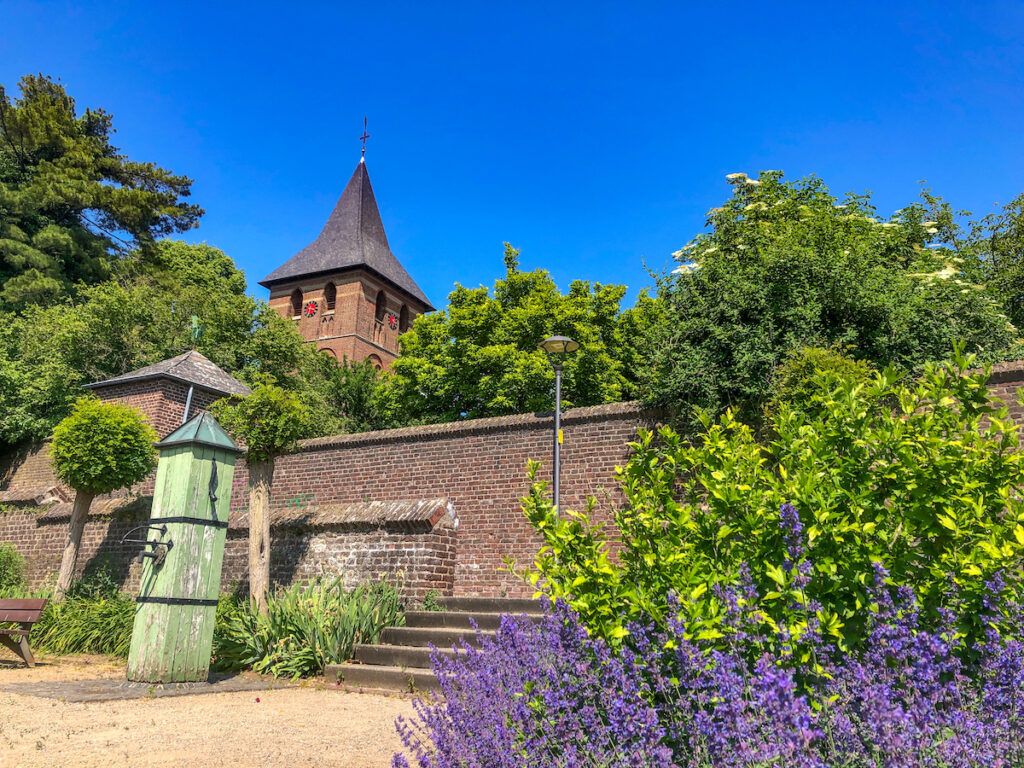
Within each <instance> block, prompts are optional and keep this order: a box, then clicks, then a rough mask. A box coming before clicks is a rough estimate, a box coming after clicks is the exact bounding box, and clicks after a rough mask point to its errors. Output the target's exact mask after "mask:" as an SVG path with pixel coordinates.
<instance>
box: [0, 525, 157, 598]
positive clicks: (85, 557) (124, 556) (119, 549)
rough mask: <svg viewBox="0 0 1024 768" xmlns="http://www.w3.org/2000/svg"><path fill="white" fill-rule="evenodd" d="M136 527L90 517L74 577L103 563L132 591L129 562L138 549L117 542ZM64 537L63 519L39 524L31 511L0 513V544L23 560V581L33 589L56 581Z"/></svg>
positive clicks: (134, 573) (134, 576)
mask: <svg viewBox="0 0 1024 768" xmlns="http://www.w3.org/2000/svg"><path fill="white" fill-rule="evenodd" d="M139 524H140V523H139V521H133V520H114V519H111V518H110V517H107V516H101V515H94V516H92V517H91V518H90V520H89V521H88V522H87V523H86V525H85V530H84V532H83V533H82V548H81V551H80V554H79V558H78V567H77V569H76V571H77V574H78V575H79V576H81V575H82V573H84V572H85V570H86V569H87V568H89V567H90V566H92V567H96V566H98V565H100V564H101V563H105V564H109V567H110V568H111V569H112V571H113V574H114V576H115V577H116V578H118V579H120V580H121V581H122V582H123V583H124V584H125V585H126V586H127V587H130V588H132V589H134V588H136V587H137V585H138V577H139V570H138V567H136V566H133V559H134V557H135V556H136V555H137V554H138V553H139V547H137V546H136V545H131V544H121V543H120V542H121V537H122V536H124V534H125V533H127V532H128V531H129V530H130V529H131V528H133V527H135V526H136V525H139ZM67 537H68V521H67V519H66V518H64V519H59V520H43V519H40V514H39V512H38V511H37V510H36V509H32V508H29V509H19V510H12V511H7V512H4V513H0V541H8V542H11V543H13V544H14V545H15V546H16V547H17V548H18V551H19V552H20V553H21V554H22V555H23V556H24V557H25V576H26V580H27V582H28V584H29V586H31V587H33V588H35V587H39V586H42V585H44V584H47V583H50V582H52V581H54V580H55V579H56V574H57V570H58V568H59V567H60V559H61V555H62V554H63V552H64V543H65V542H66V541H67Z"/></svg>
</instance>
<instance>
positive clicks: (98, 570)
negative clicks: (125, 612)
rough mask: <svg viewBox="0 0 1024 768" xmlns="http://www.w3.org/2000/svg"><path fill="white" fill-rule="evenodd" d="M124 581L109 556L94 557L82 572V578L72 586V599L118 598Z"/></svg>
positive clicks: (69, 592) (70, 593) (70, 594)
mask: <svg viewBox="0 0 1024 768" xmlns="http://www.w3.org/2000/svg"><path fill="white" fill-rule="evenodd" d="M122 584H123V579H122V578H121V577H120V576H119V575H118V573H117V566H116V565H114V563H113V561H112V560H111V559H110V556H109V555H100V556H98V557H94V558H93V559H92V560H90V561H89V562H88V564H87V565H86V566H85V570H83V571H82V578H80V579H78V580H77V581H76V582H75V583H74V584H72V585H71V589H69V590H68V595H69V596H71V597H87V598H101V597H116V596H117V595H118V594H119V593H120V592H121V586H122Z"/></svg>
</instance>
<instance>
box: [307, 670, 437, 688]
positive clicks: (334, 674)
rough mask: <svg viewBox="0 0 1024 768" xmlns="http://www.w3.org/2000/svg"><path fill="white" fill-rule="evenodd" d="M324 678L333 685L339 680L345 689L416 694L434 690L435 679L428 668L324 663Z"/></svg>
mask: <svg viewBox="0 0 1024 768" xmlns="http://www.w3.org/2000/svg"><path fill="white" fill-rule="evenodd" d="M324 679H325V681H326V682H327V683H328V684H330V685H334V683H335V681H340V682H341V684H342V685H343V686H345V687H346V688H361V689H364V690H367V691H395V692H398V693H416V692H418V691H432V690H435V689H436V688H437V678H436V677H434V673H433V671H431V670H430V669H422V668H419V667H411V668H410V667H400V666H386V665H375V664H353V663H351V662H349V663H345V664H328V665H327V666H326V667H325V668H324Z"/></svg>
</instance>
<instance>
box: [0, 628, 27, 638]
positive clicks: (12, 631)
mask: <svg viewBox="0 0 1024 768" xmlns="http://www.w3.org/2000/svg"><path fill="white" fill-rule="evenodd" d="M28 633H29V630H27V629H2V628H0V635H21V636H22V637H28Z"/></svg>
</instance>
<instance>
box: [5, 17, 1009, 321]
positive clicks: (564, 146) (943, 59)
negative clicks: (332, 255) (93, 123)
mask: <svg viewBox="0 0 1024 768" xmlns="http://www.w3.org/2000/svg"><path fill="white" fill-rule="evenodd" d="M1022 41H1024V3H988V2H970V3H950V2H941V3H940V2H930V3H924V2H922V3H910V4H904V3H898V2H889V3H877V4H876V3H857V4H840V3H821V2H817V3H740V2H731V3H707V2H705V3H699V4H698V3H664V4H658V3H643V2H634V3H602V2H586V3H576V4H573V3H550V2H548V3H536V4H533V3H506V4H501V5H500V6H496V5H495V4H492V3H482V2H475V3H443V4H442V3H422V2H420V3H388V2H373V3H371V2H364V3H359V4H355V3H347V2H335V3H323V4H320V3H293V4H291V5H290V6H289V7H285V4H283V3H276V4H269V3H246V4H242V3H238V4H233V3H222V2H206V3H197V4H193V3H188V2H180V3H163V4H157V3H128V2H104V1H102V0H98V1H96V2H91V3H88V4H86V3H81V4H68V3H42V2H40V3H28V2H8V1H6V0H0V82H2V83H3V84H4V85H5V86H7V87H8V88H13V86H14V85H15V83H16V81H17V79H18V77H20V76H21V75H22V74H25V73H27V72H43V73H46V74H51V75H54V76H59V77H60V78H61V79H62V81H63V82H64V83H65V85H66V87H67V88H68V90H69V92H70V93H71V94H72V95H73V96H74V97H75V98H76V100H77V102H78V105H79V107H80V108H84V107H86V106H91V107H103V108H105V109H107V110H108V111H110V112H112V113H113V115H114V120H115V127H116V128H117V129H118V134H117V137H116V143H117V144H118V145H119V146H120V147H122V149H123V150H124V151H125V152H126V153H127V154H128V155H129V156H130V157H132V158H133V159H135V160H146V161H152V162H156V163H158V164H160V165H163V166H164V167H167V168H170V169H172V170H173V171H175V172H178V173H184V174H187V175H189V176H191V177H193V178H194V179H195V180H196V183H195V186H194V188H193V196H194V199H195V201H196V202H198V203H199V204H200V205H202V206H203V207H204V208H206V210H207V214H206V216H205V217H204V219H203V221H202V224H201V226H200V228H199V229H198V230H195V231H193V232H190V233H188V234H187V235H186V236H185V237H186V239H189V240H194V241H206V242H209V243H210V244H211V245H216V246H218V247H220V248H222V249H224V250H225V251H226V252H227V253H229V254H230V255H231V256H232V257H234V259H235V260H236V261H237V262H238V263H239V265H240V266H241V267H242V268H243V269H244V270H245V272H246V275H247V276H248V278H249V281H250V290H251V291H252V292H253V293H254V295H258V296H265V295H266V292H265V291H264V290H263V289H262V288H260V287H259V286H257V285H256V284H255V283H256V281H257V280H259V279H261V278H262V277H263V276H265V275H266V274H267V273H268V272H270V271H271V270H272V269H273V268H274V267H276V266H277V265H278V264H280V263H281V262H283V261H284V260H285V259H287V258H289V257H290V256H291V255H292V254H293V253H295V252H296V251H297V250H299V249H300V248H302V247H303V246H304V245H306V244H307V243H308V242H309V241H311V240H312V239H313V238H314V237H316V235H317V233H318V232H319V230H320V227H321V226H322V224H323V222H324V220H325V219H326V217H327V215H328V213H329V211H330V209H331V207H332V206H333V205H334V202H335V201H336V199H337V197H338V195H339V194H340V193H341V190H342V188H343V187H344V184H345V182H346V181H347V180H348V177H349V175H350V174H351V172H352V170H353V168H354V167H355V164H356V162H357V161H358V158H359V142H358V140H357V139H358V136H359V135H360V133H361V131H362V120H363V116H364V115H365V116H368V117H369V120H370V126H369V132H370V134H371V139H370V141H369V143H368V149H367V163H368V168H369V170H370V176H371V179H372V181H373V184H374V189H375V191H376V193H377V199H378V202H379V204H380V207H381V213H382V215H383V218H384V224H385V227H386V229H387V232H388V236H389V239H390V242H391V247H392V250H393V251H394V252H395V253H396V254H397V255H398V257H399V259H400V260H401V261H402V262H403V263H404V264H405V266H406V268H407V269H408V270H409V271H410V273H411V274H412V275H413V277H414V278H415V279H416V280H417V282H418V283H419V284H420V286H421V287H422V288H423V289H424V291H426V293H427V295H428V296H429V297H430V298H431V300H432V301H433V302H434V303H435V304H437V305H438V306H443V304H444V299H445V296H446V295H447V293H448V291H449V290H450V289H451V287H452V284H453V283H455V282H460V283H462V284H464V285H469V286H476V285H480V284H483V285H491V284H492V283H493V282H494V280H495V278H497V277H498V276H499V275H500V274H501V271H502V260H501V256H502V241H503V240H509V241H511V242H512V243H513V244H514V245H516V246H517V247H519V248H521V249H522V257H521V258H522V265H523V266H524V267H526V268H533V267H538V266H539V267H544V268H546V269H548V270H550V271H551V272H552V274H553V275H554V276H555V278H556V280H557V281H558V282H559V284H560V285H562V286H563V287H565V286H567V285H568V283H569V281H571V280H573V279H577V278H583V279H589V280H594V281H598V282H603V283H609V282H618V283H625V284H627V285H628V286H630V289H631V290H630V296H632V295H635V293H636V291H637V290H639V289H640V288H642V287H644V286H646V285H649V284H650V283H651V280H650V277H649V276H648V274H647V273H646V272H645V270H644V267H643V264H644V261H646V263H647V265H648V266H650V267H652V268H655V269H663V268H664V267H666V266H667V265H668V263H669V259H670V254H671V252H672V251H674V250H676V249H678V248H679V247H680V246H681V245H683V244H684V243H685V242H686V241H687V240H689V239H690V238H691V237H693V236H694V235H695V234H697V233H698V232H700V231H701V229H702V227H703V223H704V213H705V212H706V211H707V210H708V209H709V208H711V207H713V206H715V205H718V204H719V203H720V202H721V201H722V200H723V199H724V198H725V197H726V196H727V195H728V194H729V187H728V185H727V184H726V182H725V175H726V174H727V173H731V172H735V171H744V172H747V173H749V174H751V175H754V174H755V173H756V172H757V171H758V170H760V169H766V168H773V169H774V168H781V169H783V170H784V171H785V172H786V174H787V176H789V177H798V176H803V175H805V174H810V173H815V174H817V175H819V176H821V177H822V178H823V179H824V180H825V181H826V183H827V184H828V185H829V186H830V187H831V189H832V190H833V191H834V192H846V191H851V190H856V191H864V190H871V191H872V192H873V193H874V194H875V199H876V203H877V206H878V208H879V210H880V211H881V212H882V213H888V212H889V211H892V210H893V209H895V208H897V207H900V206H902V205H905V204H907V203H909V202H911V201H913V200H914V199H915V198H916V196H917V194H918V189H919V184H918V182H919V181H920V180H922V179H926V180H927V181H928V185H929V186H930V187H932V188H933V189H934V190H935V191H937V192H939V193H940V194H943V195H944V196H945V197H946V198H947V199H949V200H951V201H952V202H953V203H954V204H956V205H957V206H959V207H964V208H968V209H972V210H974V211H976V212H987V211H989V210H991V209H992V205H993V203H996V202H1000V203H1002V202H1006V201H1007V200H1009V199H1010V198H1012V197H1014V196H1015V195H1017V194H1019V193H1020V192H1022V191H1024V173H1022V170H1024V141H1022V136H1024V77H1022V76H1021V75H1022V73H1024V42H1022Z"/></svg>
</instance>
